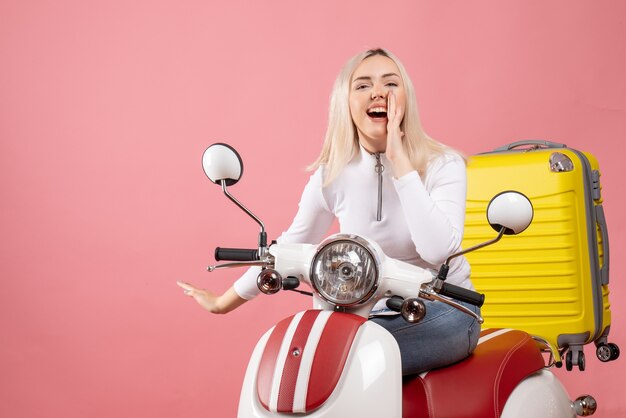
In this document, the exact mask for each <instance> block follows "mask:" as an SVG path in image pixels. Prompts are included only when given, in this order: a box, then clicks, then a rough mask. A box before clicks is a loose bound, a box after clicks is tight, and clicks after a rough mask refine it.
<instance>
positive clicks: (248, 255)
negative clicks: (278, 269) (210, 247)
mask: <svg viewBox="0 0 626 418" xmlns="http://www.w3.org/2000/svg"><path fill="white" fill-rule="evenodd" d="M258 259H259V251H258V250H256V249H248V248H220V247H217V248H216V249H215V261H222V260H226V261H257V260H258Z"/></svg>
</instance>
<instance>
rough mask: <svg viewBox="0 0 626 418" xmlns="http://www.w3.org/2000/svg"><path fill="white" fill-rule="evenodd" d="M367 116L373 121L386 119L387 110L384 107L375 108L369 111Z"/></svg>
mask: <svg viewBox="0 0 626 418" xmlns="http://www.w3.org/2000/svg"><path fill="white" fill-rule="evenodd" d="M367 116H369V117H370V118H372V119H386V118H387V109H385V108H383V107H374V108H372V109H368V111H367Z"/></svg>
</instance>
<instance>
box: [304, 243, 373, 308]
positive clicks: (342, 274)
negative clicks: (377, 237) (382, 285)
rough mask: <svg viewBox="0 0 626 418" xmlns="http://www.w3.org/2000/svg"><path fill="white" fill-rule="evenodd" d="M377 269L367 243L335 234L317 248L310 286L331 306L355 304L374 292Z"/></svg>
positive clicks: (312, 264) (370, 247) (370, 248)
mask: <svg viewBox="0 0 626 418" xmlns="http://www.w3.org/2000/svg"><path fill="white" fill-rule="evenodd" d="M379 270H380V260H379V259H378V257H377V254H376V251H375V250H374V248H372V246H371V245H369V243H368V242H367V241H366V240H364V239H363V238H360V237H358V236H356V235H345V234H338V235H335V236H333V237H331V238H329V239H328V240H326V241H324V242H322V243H321V244H320V246H319V247H318V250H317V252H316V253H315V257H313V262H312V263H311V274H310V278H311V285H312V287H313V289H314V290H315V292H316V293H317V294H318V295H319V296H320V297H321V298H323V299H324V300H326V301H328V302H330V303H332V304H335V305H337V306H353V305H358V304H362V303H364V302H366V301H367V300H368V299H369V298H370V297H371V296H372V295H373V294H374V292H375V291H376V288H377V287H378V277H379Z"/></svg>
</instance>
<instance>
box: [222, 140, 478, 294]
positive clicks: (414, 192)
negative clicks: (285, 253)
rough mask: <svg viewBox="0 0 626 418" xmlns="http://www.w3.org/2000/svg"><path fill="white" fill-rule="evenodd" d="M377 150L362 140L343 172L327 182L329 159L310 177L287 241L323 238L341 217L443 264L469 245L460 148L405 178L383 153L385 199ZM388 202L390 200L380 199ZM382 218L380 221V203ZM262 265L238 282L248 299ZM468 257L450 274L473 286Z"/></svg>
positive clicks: (354, 230)
mask: <svg viewBox="0 0 626 418" xmlns="http://www.w3.org/2000/svg"><path fill="white" fill-rule="evenodd" d="M376 158H377V156H376V155H374V154H370V153H368V152H367V151H366V150H365V149H364V148H363V147H360V152H359V154H358V155H357V156H356V157H355V158H353V159H352V161H350V163H349V164H348V165H347V166H346V167H345V168H344V169H343V171H342V172H341V173H340V174H339V176H338V177H337V178H336V179H335V180H334V181H333V182H332V183H331V184H329V185H328V186H326V187H322V183H323V171H324V170H323V167H320V168H319V169H318V170H317V171H315V173H313V175H312V176H311V178H310V179H309V182H308V184H307V185H306V186H305V188H304V191H303V193H302V198H301V200H300V204H299V210H298V213H297V214H296V216H295V218H294V220H293V223H292V224H291V226H290V227H289V229H288V230H287V231H285V232H284V233H283V234H282V235H281V236H280V237H279V238H278V241H279V242H285V243H310V244H318V243H319V242H321V241H322V239H323V238H324V237H325V236H326V234H327V233H328V229H329V227H330V226H331V224H332V222H333V220H334V219H335V218H337V220H338V222H339V229H340V232H342V233H348V234H356V235H362V236H365V237H367V238H369V239H372V240H374V241H376V242H377V243H378V245H380V246H381V248H382V249H383V251H384V252H385V254H386V255H387V256H389V257H392V258H395V259H398V260H402V261H405V262H408V263H411V264H415V265H417V266H420V267H422V268H427V269H432V270H433V271H434V272H436V271H437V270H438V269H439V266H440V265H441V264H442V263H443V262H444V261H445V260H446V258H448V257H449V256H450V255H451V254H453V253H454V252H456V251H458V250H459V249H460V248H461V240H462V238H463V225H464V220H465V197H466V183H467V182H466V167H465V162H464V161H463V159H462V158H461V157H460V156H459V155H457V154H453V153H448V154H444V155H442V156H439V157H437V158H435V159H434V160H433V161H431V162H430V164H429V165H428V169H427V173H426V175H425V178H424V179H423V180H422V179H421V178H420V176H419V175H418V173H417V171H412V172H410V173H408V174H406V175H404V176H402V177H401V178H399V179H394V178H393V176H392V173H391V171H392V170H391V162H390V161H389V160H387V159H386V157H385V155H384V154H379V158H380V162H381V163H382V164H383V166H384V167H385V168H384V170H383V172H382V202H379V197H378V187H379V181H380V179H379V176H378V173H377V172H376V169H375V167H376V163H377V160H376ZM380 203H382V205H380ZM379 206H381V207H380V211H381V215H382V216H381V220H380V221H377V219H376V217H377V211H378V210H379ZM259 272H260V268H251V269H249V270H248V271H247V272H246V273H245V274H244V275H243V276H242V277H241V278H240V279H239V280H237V281H236V282H235V284H234V288H235V291H236V292H237V294H238V295H239V296H241V297H242V298H244V299H252V298H253V297H255V296H256V295H258V294H259V290H258V288H257V286H256V278H257V275H258V273H259ZM469 273H470V268H469V264H468V262H467V260H466V259H465V257H457V258H455V259H453V260H452V264H451V266H450V271H449V274H448V280H447V281H448V282H449V283H452V284H456V285H459V286H462V287H465V288H470V289H473V287H472V284H471V282H470V280H469Z"/></svg>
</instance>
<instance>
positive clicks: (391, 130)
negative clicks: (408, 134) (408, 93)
mask: <svg viewBox="0 0 626 418" xmlns="http://www.w3.org/2000/svg"><path fill="white" fill-rule="evenodd" d="M403 117H404V109H402V108H401V107H398V106H397V104H396V96H395V94H394V93H393V91H389V94H387V149H386V150H385V155H386V156H387V159H389V161H391V164H392V165H393V175H394V177H395V178H400V177H402V176H403V175H405V174H407V173H409V172H410V171H413V167H412V166H411V161H410V160H409V156H408V155H407V153H406V151H405V150H404V147H403V146H402V141H403V139H402V138H403V136H404V132H402V131H401V130H400V123H401V122H402V118H403Z"/></svg>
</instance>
